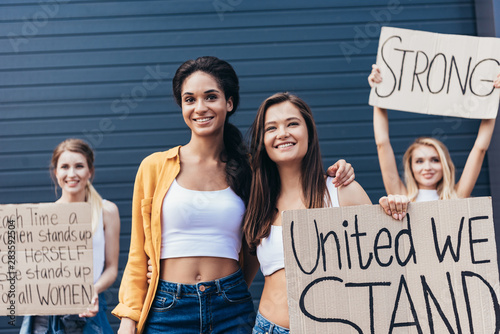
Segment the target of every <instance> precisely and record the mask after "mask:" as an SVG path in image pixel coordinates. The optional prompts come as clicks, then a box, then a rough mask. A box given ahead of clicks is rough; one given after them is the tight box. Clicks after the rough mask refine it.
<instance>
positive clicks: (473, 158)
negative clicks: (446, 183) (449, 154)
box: [455, 119, 495, 198]
mask: <svg viewBox="0 0 500 334" xmlns="http://www.w3.org/2000/svg"><path fill="white" fill-rule="evenodd" d="M494 128H495V119H483V121H482V122H481V125H480V126H479V131H478V133H477V138H476V141H475V143H474V146H473V147H472V150H471V151H470V153H469V156H468V157H467V162H466V163H465V167H464V170H463V172H462V176H461V177H460V180H459V181H458V183H457V184H456V186H455V188H456V191H457V194H458V197H460V198H467V197H469V196H470V194H471V193H472V189H474V186H475V184H476V181H477V178H478V177H479V173H480V172H481V167H482V165H483V161H484V156H485V155H486V151H487V150H488V147H489V146H490V142H491V136H492V135H493V129H494Z"/></svg>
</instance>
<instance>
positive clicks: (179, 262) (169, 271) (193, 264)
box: [160, 256, 239, 284]
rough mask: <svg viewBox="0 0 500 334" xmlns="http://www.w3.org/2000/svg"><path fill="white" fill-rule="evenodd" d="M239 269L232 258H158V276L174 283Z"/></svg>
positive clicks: (209, 278) (205, 279) (207, 278)
mask: <svg viewBox="0 0 500 334" xmlns="http://www.w3.org/2000/svg"><path fill="white" fill-rule="evenodd" d="M238 269H239V265H238V262H237V261H236V260H234V259H228V258H222V257H207V256H196V257H180V258H172V259H163V260H160V278H161V279H163V280H165V281H168V282H174V283H182V284H196V283H200V282H208V281H213V280H216V279H219V278H222V277H226V276H228V275H231V274H232V273H234V272H236V271H237V270H238Z"/></svg>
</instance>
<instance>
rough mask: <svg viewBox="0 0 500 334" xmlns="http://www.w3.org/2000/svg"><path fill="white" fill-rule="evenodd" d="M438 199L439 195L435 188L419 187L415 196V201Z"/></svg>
mask: <svg viewBox="0 0 500 334" xmlns="http://www.w3.org/2000/svg"><path fill="white" fill-rule="evenodd" d="M438 199H439V195H438V192H437V190H435V189H432V190H429V189H419V190H418V195H417V198H416V199H415V202H428V201H437V200H438Z"/></svg>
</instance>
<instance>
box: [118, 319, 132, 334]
mask: <svg viewBox="0 0 500 334" xmlns="http://www.w3.org/2000/svg"><path fill="white" fill-rule="evenodd" d="M136 331H137V330H136V328H135V321H134V320H132V319H130V318H122V321H121V322H120V328H118V332H117V333H118V334H135V333H136Z"/></svg>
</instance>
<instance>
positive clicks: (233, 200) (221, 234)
mask: <svg viewBox="0 0 500 334" xmlns="http://www.w3.org/2000/svg"><path fill="white" fill-rule="evenodd" d="M244 213H245V203H244V202H243V200H242V199H241V198H240V197H239V196H238V195H236V194H235V193H234V191H233V190H232V189H231V188H230V187H228V188H226V189H223V190H215V191H198V190H190V189H186V188H183V187H181V186H180V185H179V184H178V183H177V180H174V182H173V183H172V185H171V186H170V189H168V192H167V194H166V195H165V198H164V199H163V204H162V213H161V230H162V232H161V253H160V258H161V259H168V258H177V257H191V256H210V257H223V258H229V259H234V260H238V259H239V252H240V249H241V241H242V236H243V235H242V230H241V223H242V220H243V214H244Z"/></svg>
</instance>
